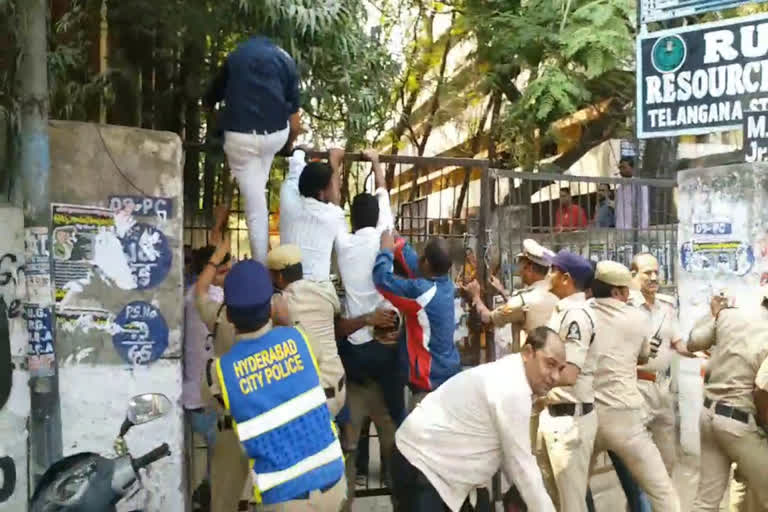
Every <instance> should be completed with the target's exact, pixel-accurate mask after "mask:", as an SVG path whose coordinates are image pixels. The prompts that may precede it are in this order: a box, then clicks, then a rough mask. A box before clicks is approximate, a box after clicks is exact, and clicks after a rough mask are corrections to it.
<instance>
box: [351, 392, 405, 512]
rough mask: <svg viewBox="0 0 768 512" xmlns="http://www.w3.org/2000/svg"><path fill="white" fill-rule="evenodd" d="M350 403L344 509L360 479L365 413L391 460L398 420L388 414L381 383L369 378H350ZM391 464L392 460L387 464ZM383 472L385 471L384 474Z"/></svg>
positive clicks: (388, 458) (385, 458) (352, 498)
mask: <svg viewBox="0 0 768 512" xmlns="http://www.w3.org/2000/svg"><path fill="white" fill-rule="evenodd" d="M347 406H348V407H349V424H347V425H346V426H345V427H344V452H345V459H346V460H345V465H346V475H347V485H348V491H347V495H348V499H347V504H346V506H345V510H349V509H350V508H351V507H352V502H353V501H354V497H355V481H356V480H357V460H356V459H357V457H356V454H357V444H358V441H360V430H361V429H362V427H363V422H364V421H365V418H366V417H370V418H371V421H372V422H373V424H374V425H376V432H377V433H378V435H379V446H380V448H381V455H382V457H383V459H384V460H385V461H387V462H389V460H390V458H391V457H392V449H393V448H394V446H395V424H394V422H393V421H392V418H391V417H390V416H389V411H388V410H387V405H386V403H385V402H384V395H383V394H382V392H381V388H380V387H379V385H378V384H377V383H376V382H374V381H372V380H368V381H366V382H365V383H364V384H358V383H356V382H352V381H349V382H348V383H347ZM385 465H386V466H387V467H388V468H389V467H391V466H390V464H388V463H387V464H385ZM383 476H384V475H382V477H383Z"/></svg>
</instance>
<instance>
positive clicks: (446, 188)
mask: <svg viewBox="0 0 768 512" xmlns="http://www.w3.org/2000/svg"><path fill="white" fill-rule="evenodd" d="M313 156H314V157H322V156H324V155H323V154H321V153H315V154H313ZM381 161H382V163H383V164H384V166H385V167H386V171H387V176H388V178H389V180H388V181H389V193H390V200H391V205H392V211H393V214H394V215H395V217H396V226H397V229H398V231H399V233H400V234H401V235H402V236H404V237H406V238H407V239H408V240H409V241H410V242H411V243H412V244H413V245H414V246H415V248H416V249H417V250H420V248H421V247H422V246H423V244H424V243H425V242H426V240H428V239H429V238H430V237H432V236H441V237H444V238H446V239H447V240H448V241H449V243H450V246H451V248H452V252H453V257H454V268H453V276H454V278H455V279H456V280H457V281H459V280H470V279H478V280H479V281H480V282H481V283H485V282H486V277H487V276H488V275H489V274H490V273H492V274H494V275H497V276H498V277H500V279H501V280H502V282H503V283H505V286H506V287H507V289H512V288H513V287H514V286H515V285H516V284H517V283H515V279H514V277H513V276H514V273H515V255H516V254H518V253H519V252H520V251H521V248H522V243H523V240H525V239H526V238H533V239H536V240H538V241H539V242H540V243H542V244H543V245H545V246H547V247H549V248H550V249H552V250H555V251H557V250H560V249H563V248H565V249H568V250H571V251H574V252H578V253H580V254H582V255H583V256H585V257H587V258H590V259H593V260H601V259H613V260H616V261H619V262H622V263H624V264H626V265H627V266H629V265H630V264H631V260H632V258H633V256H634V255H635V254H638V253H639V252H651V253H653V254H655V255H656V257H657V258H658V259H659V262H660V264H661V276H660V280H661V281H662V285H663V286H667V287H674V283H675V277H676V276H675V273H674V272H675V271H674V267H675V265H674V259H673V258H674V254H675V248H676V238H677V215H676V208H675V182H674V181H673V180H664V179H647V178H631V179H626V178H603V177H588V176H570V175H561V174H545V173H529V172H519V171H516V170H511V169H497V168H492V167H491V166H490V164H489V162H488V161H487V160H476V159H466V158H441V157H413V156H399V155H398V156H392V155H382V156H381ZM345 162H346V164H345V165H347V166H349V168H350V171H349V172H348V173H347V178H346V179H345V180H344V184H345V186H346V187H347V188H348V190H349V193H348V195H347V197H346V200H347V201H346V204H349V203H351V201H352V199H353V198H354V195H355V194H356V193H359V192H362V191H365V190H367V191H369V192H372V191H373V177H372V176H371V174H370V164H368V163H366V162H364V161H363V157H362V155H360V154H351V155H347V157H346V160H345ZM277 165H280V164H279V163H278V164H277ZM283 167H285V166H284V165H283ZM272 188H275V187H272ZM563 189H567V190H568V192H569V195H570V196H571V201H572V204H573V205H574V207H572V208H571V209H562V208H561V203H560V192H561V190H563ZM601 194H602V195H601ZM268 199H269V200H268V204H271V205H276V204H277V201H276V200H273V199H274V198H271V197H269V198H268ZM233 204H235V205H239V196H238V193H237V190H236V188H235V190H234V191H233ZM607 207H612V209H613V223H611V222H610V221H605V219H607V218H609V216H608V213H609V210H610V208H607ZM558 210H562V211H561V213H559V214H558ZM582 212H583V213H582ZM574 215H576V217H577V219H576V220H573V218H572V217H573V216H574ZM582 215H583V218H580V217H581V216H582ZM278 217H279V212H278V211H277V210H276V209H275V208H273V211H271V212H270V221H269V222H270V239H271V242H272V244H273V245H276V244H278V243H279V231H278V224H279V221H278ZM209 219H210V214H209V213H206V214H204V213H203V212H196V213H195V214H193V215H188V216H187V217H186V218H185V228H184V232H185V237H184V241H185V244H188V245H191V246H193V247H199V246H201V245H205V244H206V243H207V242H208V238H207V237H208V234H207V230H208V226H209ZM611 224H613V225H611ZM617 226H618V227H617ZM229 228H230V230H231V231H232V232H233V233H234V236H233V253H234V255H235V257H237V258H244V257H247V256H248V255H249V254H250V249H249V244H248V236H247V227H246V224H245V218H244V213H243V211H242V209H241V208H239V207H238V208H235V209H234V210H233V211H232V212H231V217H230V221H229ZM337 288H338V290H339V292H340V294H343V288H342V287H341V286H338V287H337ZM487 299H488V302H487V303H489V304H490V303H491V302H492V297H491V296H490V294H489V295H488V297H487ZM468 318H469V315H468V313H467V312H466V308H465V310H464V314H463V316H462V319H461V321H459V334H458V335H457V343H458V345H459V348H460V350H461V352H462V359H463V362H464V363H465V364H466V365H475V364H479V363H481V362H483V361H489V360H493V359H494V358H495V354H494V343H493V333H492V332H486V333H482V332H481V331H482V329H479V328H478V329H473V330H472V332H471V333H470V332H469V330H468V329H467V325H472V322H471V321H469V322H468ZM375 437H376V436H375V435H372V437H371V438H369V439H364V440H363V442H370V441H371V440H372V439H374V438H375ZM372 453H375V450H372ZM371 459H373V457H372V458H371ZM370 469H373V468H370ZM370 469H369V472H368V475H369V476H368V478H367V479H366V481H365V484H364V485H362V486H359V487H358V489H357V492H356V496H361V497H362V496H378V495H387V494H389V489H388V488H386V486H385V485H384V482H385V480H384V479H383V478H382V477H381V475H380V474H377V473H376V471H371V470H370ZM494 494H495V495H496V496H497V497H498V496H499V493H498V492H494Z"/></svg>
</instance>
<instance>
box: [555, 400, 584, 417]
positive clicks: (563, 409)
mask: <svg viewBox="0 0 768 512" xmlns="http://www.w3.org/2000/svg"><path fill="white" fill-rule="evenodd" d="M594 408H595V405H594V404H592V403H588V404H586V403H585V404H552V405H549V406H548V407H547V410H549V415H550V416H584V415H587V414H589V413H591V412H592V410H593V409H594Z"/></svg>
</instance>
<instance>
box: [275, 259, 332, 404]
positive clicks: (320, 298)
mask: <svg viewBox="0 0 768 512" xmlns="http://www.w3.org/2000/svg"><path fill="white" fill-rule="evenodd" d="M296 263H301V252H300V251H299V248H298V247H296V246H295V245H281V246H279V247H277V248H275V249H272V250H271V251H270V252H269V255H268V256H267V268H269V269H270V270H275V271H280V270H283V269H284V268H285V267H287V266H290V265H294V264H296ZM281 295H282V298H283V300H284V301H285V303H286V305H287V306H288V310H289V311H290V313H291V317H292V318H293V320H294V321H295V322H296V323H297V324H298V325H299V326H300V327H301V328H302V330H303V331H304V332H305V333H306V334H307V338H308V339H309V344H310V346H311V347H312V352H314V354H315V358H316V359H317V366H318V367H319V368H320V385H321V386H323V389H325V396H326V397H327V398H328V400H327V402H326V403H327V404H328V409H329V410H330V411H331V417H334V418H335V417H336V415H337V414H339V411H341V409H342V408H343V407H344V403H345V401H346V394H347V390H346V387H345V377H344V366H343V365H342V363H341V358H340V357H339V351H338V348H337V346H336V327H335V318H336V317H337V316H338V315H340V314H341V303H340V302H339V297H338V296H337V295H336V289H335V288H333V286H328V285H326V284H325V283H317V282H314V281H309V280H307V279H299V280H298V281H294V282H293V283H291V284H289V285H288V286H286V287H285V289H284V290H283V291H282V293H281Z"/></svg>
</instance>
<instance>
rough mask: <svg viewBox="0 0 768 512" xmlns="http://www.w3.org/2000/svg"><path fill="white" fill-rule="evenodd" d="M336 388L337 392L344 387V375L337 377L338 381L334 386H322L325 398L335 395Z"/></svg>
mask: <svg viewBox="0 0 768 512" xmlns="http://www.w3.org/2000/svg"><path fill="white" fill-rule="evenodd" d="M337 388H338V390H339V393H341V390H342V389H344V375H342V376H341V378H340V379H339V383H338V385H337V386H336V388H324V389H323V391H325V398H328V399H331V398H333V397H335V396H336V389H337Z"/></svg>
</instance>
